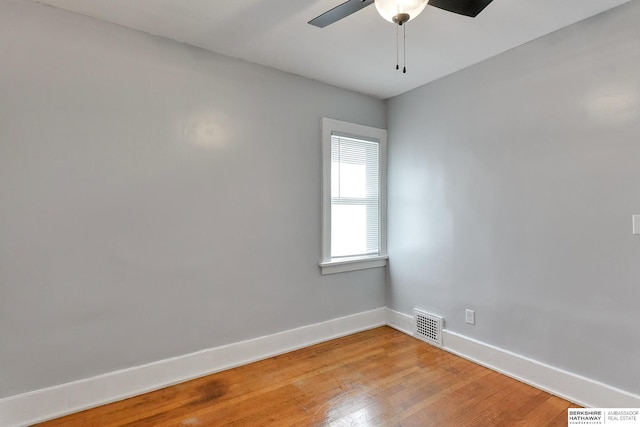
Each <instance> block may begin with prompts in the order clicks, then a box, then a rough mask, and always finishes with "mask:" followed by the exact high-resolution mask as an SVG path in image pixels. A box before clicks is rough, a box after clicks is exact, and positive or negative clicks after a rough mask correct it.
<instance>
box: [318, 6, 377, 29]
mask: <svg viewBox="0 0 640 427" xmlns="http://www.w3.org/2000/svg"><path fill="white" fill-rule="evenodd" d="M373 1H374V0H349V1H346V2H344V3H342V4H341V5H338V6H336V7H334V8H333V9H331V10H329V11H327V12H325V13H323V14H322V15H320V16H317V17H315V18H313V19H312V20H311V21H309V24H311V25H315V26H316V27H320V28H324V27H326V26H327V25H329V24H333V23H334V22H336V21H339V20H341V19H342V18H345V17H347V16H349V15H351V14H352V13H354V12H357V11H359V10H360V9H363V8H365V7H367V6H369V5H370V4H372V3H373Z"/></svg>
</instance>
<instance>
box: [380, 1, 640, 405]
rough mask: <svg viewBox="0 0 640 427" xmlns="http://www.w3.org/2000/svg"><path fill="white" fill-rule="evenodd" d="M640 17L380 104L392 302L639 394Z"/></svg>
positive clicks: (529, 48)
mask: <svg viewBox="0 0 640 427" xmlns="http://www.w3.org/2000/svg"><path fill="white" fill-rule="evenodd" d="M638 22H640V2H639V1H634V2H631V3H629V4H626V5H624V6H622V7H619V8H617V9H614V10H612V11H610V12H607V13H605V14H602V15H599V16H596V17H594V18H592V19H589V20H587V21H584V22H582V23H579V24H576V25H574V26H571V27H568V28H566V29H563V30H561V31H558V32H556V33H553V34H551V35H548V36H546V37H543V38H541V39H538V40H535V41H533V42H531V43H529V44H526V45H524V46H522V47H519V48H517V49H514V50H512V51H509V52H507V53H505V54H502V55H500V56H497V57H494V58H493V59H490V60H487V61H485V62H483V63H481V64H478V65H476V66H473V67H471V68H468V69H466V70H463V71H461V72H458V73H456V74H453V75H451V76H449V77H446V78H444V79H441V80H439V81H436V82H434V83H432V84H429V85H426V86H424V87H422V88H419V89H416V90H413V91H411V92H409V93H407V94H404V95H402V96H400V97H397V98H394V99H392V100H390V101H389V104H388V117H387V120H388V129H389V141H390V143H389V150H390V152H389V162H390V163H389V221H390V223H389V254H390V258H391V259H390V268H389V275H390V286H389V287H388V300H387V303H388V306H389V307H390V308H392V309H395V310H398V311H401V312H404V313H407V314H409V313H410V312H411V311H410V310H411V309H412V308H413V307H421V308H424V309H427V310H428V311H432V312H435V313H438V314H441V315H443V316H445V318H446V327H447V329H449V330H452V331H455V332H458V333H461V334H464V335H466V336H469V337H472V338H475V339H478V340H480V341H483V342H486V343H489V344H493V345H496V346H498V347H501V348H503V349H507V350H510V351H513V352H515V353H518V354H522V355H524V356H528V357H531V358H534V359H536V360H538V361H541V362H545V363H548V364H550V365H553V366H555V367H558V368H562V369H566V370H568V371H570V372H574V373H577V374H582V375H584V376H587V377H589V378H592V379H595V380H600V381H602V382H604V383H606V384H609V385H613V386H616V387H619V388H621V389H623V390H627V391H629V392H633V393H640V364H639V363H638V361H639V360H640V236H632V234H631V233H632V228H631V216H632V214H640V190H639V187H638V186H639V185H640V163H639V161H640V141H639V140H638V136H639V135H640V26H638ZM465 308H471V309H474V310H476V326H470V325H466V324H465V322H464V309H465Z"/></svg>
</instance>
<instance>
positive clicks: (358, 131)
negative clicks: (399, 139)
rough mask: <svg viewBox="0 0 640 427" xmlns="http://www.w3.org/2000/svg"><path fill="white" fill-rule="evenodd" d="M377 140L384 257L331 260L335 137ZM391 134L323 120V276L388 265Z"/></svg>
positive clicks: (380, 231)
mask: <svg viewBox="0 0 640 427" xmlns="http://www.w3.org/2000/svg"><path fill="white" fill-rule="evenodd" d="M334 133H335V134H339V135H342V136H348V137H352V138H356V139H364V140H373V141H377V142H378V144H379V150H380V151H379V156H378V168H379V169H378V179H379V185H380V195H379V209H380V212H379V221H380V224H379V233H380V253H379V254H377V255H371V256H358V257H350V258H345V257H340V258H336V259H332V258H331V135H332V134H334ZM387 259H389V256H388V255H387V131H386V129H379V128H374V127H370V126H364V125H359V124H355V123H349V122H343V121H340V120H335V119H329V118H326V117H323V118H322V261H321V262H320V268H321V272H322V274H333V273H341V272H345V271H355V270H363V269H367V268H376V267H384V266H385V265H386V264H387Z"/></svg>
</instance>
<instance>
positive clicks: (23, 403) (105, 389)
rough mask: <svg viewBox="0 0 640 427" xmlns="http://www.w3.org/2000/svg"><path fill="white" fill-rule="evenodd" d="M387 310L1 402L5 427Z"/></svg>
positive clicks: (290, 345) (208, 370) (173, 379)
mask: <svg viewBox="0 0 640 427" xmlns="http://www.w3.org/2000/svg"><path fill="white" fill-rule="evenodd" d="M385 315H386V309H385V308H384V307H383V308H377V309H375V310H371V311H365V312H362V313H358V314H354V315H350V316H346V317H341V318H338V319H333V320H329V321H326V322H321V323H316V324H313V325H309V326H303V327H301V328H296V329H291V330H288V331H284V332H280V333H277V334H273V335H268V336H264V337H260V338H255V339H251V340H247V341H242V342H238V343H234V344H230V345H225V346H222V347H216V348H211V349H207V350H202V351H199V352H196V353H191V354H187V355H184V356H179V357H175V358H171V359H166V360H161V361H158V362H153V363H149V364H147V365H142V366H136V367H133V368H129V369H124V370H120V371H116V372H110V373H107V374H104V375H99V376H96V377H92V378H87V379H82V380H79V381H74V382H70V383H67V384H62V385H58V386H54V387H49V388H45V389H41V390H36V391H32V392H28V393H24V394H20V395H17V396H11V397H7V398H3V399H0V425H2V426H5V427H7V426H25V425H29V424H33V423H36V422H40V421H45V420H49V419H52V418H57V417H60V416H63V415H67V414H70V413H74V412H78V411H81V410H84V409H88V408H93V407H96V406H99V405H104V404H106V403H111V402H115V401H118V400H122V399H125V398H128V397H131V396H136V395H139V394H142V393H146V392H149V391H152V390H157V389H160V388H163V387H167V386H169V385H173V384H177V383H180V382H183V381H187V380H189V379H193V378H198V377H202V376H205V375H208V374H212V373H214V372H220V371H223V370H225V369H230V368H233V367H236V366H240V365H245V364H247V363H251V362H255V361H258V360H262V359H266V358H268V357H272V356H276V355H278V354H283V353H287V352H289V351H292V350H296V349H299V348H303V347H308V346H310V345H313V344H317V343H320V342H324V341H329V340H331V339H334V338H338V337H341V336H346V335H350V334H353V333H356V332H360V331H364V330H367V329H372V328H375V327H378V326H383V325H385V324H386V317H385Z"/></svg>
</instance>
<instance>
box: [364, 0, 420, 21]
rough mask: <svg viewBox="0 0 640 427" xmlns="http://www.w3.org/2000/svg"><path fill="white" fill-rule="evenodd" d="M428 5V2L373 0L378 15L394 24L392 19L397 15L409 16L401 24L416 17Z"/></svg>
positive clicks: (415, 0)
mask: <svg viewBox="0 0 640 427" xmlns="http://www.w3.org/2000/svg"><path fill="white" fill-rule="evenodd" d="M428 3H429V0H375V4H376V9H377V10H378V13H379V14H380V16H382V17H383V18H384V19H386V20H387V21H389V22H396V21H397V19H396V20H395V21H394V17H396V16H397V15H400V14H406V15H409V19H408V20H406V21H403V23H404V22H407V21H410V20H412V19H414V18H415V17H416V16H418V15H419V14H420V12H422V11H423V10H424V8H425V7H427V4H428Z"/></svg>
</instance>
